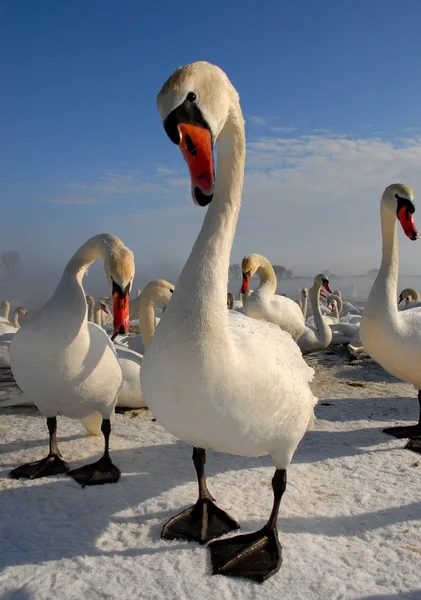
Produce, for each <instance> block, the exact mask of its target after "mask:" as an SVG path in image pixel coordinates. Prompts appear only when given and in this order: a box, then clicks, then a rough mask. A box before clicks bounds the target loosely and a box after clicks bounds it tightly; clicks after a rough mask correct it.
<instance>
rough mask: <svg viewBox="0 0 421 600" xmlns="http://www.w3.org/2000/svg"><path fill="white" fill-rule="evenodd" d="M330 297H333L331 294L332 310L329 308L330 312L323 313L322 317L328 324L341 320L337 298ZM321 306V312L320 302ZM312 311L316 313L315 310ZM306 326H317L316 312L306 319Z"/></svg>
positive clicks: (329, 302)
mask: <svg viewBox="0 0 421 600" xmlns="http://www.w3.org/2000/svg"><path fill="white" fill-rule="evenodd" d="M330 298H331V296H329V301H328V304H330V305H331V307H332V310H329V313H323V315H322V319H323V320H324V321H325V323H327V324H328V325H331V324H333V323H338V322H339V312H338V305H337V302H336V300H335V299H333V300H331V299H330ZM319 307H320V313H321V305H320V303H319ZM312 312H313V313H314V310H313V311H312ZM306 326H307V327H313V328H314V327H316V318H315V316H314V314H313V316H311V317H308V319H306Z"/></svg>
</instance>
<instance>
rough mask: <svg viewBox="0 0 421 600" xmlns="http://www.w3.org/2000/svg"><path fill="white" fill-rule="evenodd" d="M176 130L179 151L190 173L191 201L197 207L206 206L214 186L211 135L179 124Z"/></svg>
mask: <svg viewBox="0 0 421 600" xmlns="http://www.w3.org/2000/svg"><path fill="white" fill-rule="evenodd" d="M178 130H179V132H180V136H181V140H180V149H181V152H182V154H183V157H184V160H185V161H186V163H187V165H188V167H189V171H190V178H191V190H192V197H193V201H194V203H195V204H198V205H199V206H207V205H208V204H209V203H210V202H211V200H212V197H213V188H214V184H215V169H214V162H213V150H212V137H211V133H210V131H209V130H208V129H205V128H204V127H199V126H197V125H191V124H187V123H179V124H178Z"/></svg>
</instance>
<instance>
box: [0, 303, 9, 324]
mask: <svg viewBox="0 0 421 600" xmlns="http://www.w3.org/2000/svg"><path fill="white" fill-rule="evenodd" d="M0 310H2V311H3V314H2V316H1V317H0V322H1V321H8V320H9V313H10V302H9V301H8V300H3V302H2V303H1V304H0Z"/></svg>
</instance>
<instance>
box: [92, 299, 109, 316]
mask: <svg viewBox="0 0 421 600" xmlns="http://www.w3.org/2000/svg"><path fill="white" fill-rule="evenodd" d="M96 304H97V305H98V306H99V308H100V309H101V310H102V311H104V312H105V314H106V315H109V314H110V311H109V309H108V306H110V305H111V304H112V301H111V300H110V298H107V296H101V298H98V300H97V301H96Z"/></svg>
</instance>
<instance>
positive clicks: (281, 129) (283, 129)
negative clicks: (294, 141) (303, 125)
mask: <svg viewBox="0 0 421 600" xmlns="http://www.w3.org/2000/svg"><path fill="white" fill-rule="evenodd" d="M269 129H270V130H271V131H276V132H277V133H291V132H292V131H295V130H296V129H297V128H296V127H295V126H294V125H276V126H274V127H270V128H269Z"/></svg>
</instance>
